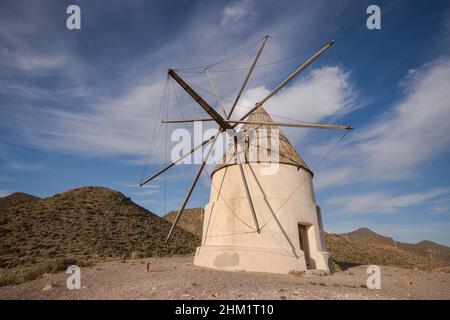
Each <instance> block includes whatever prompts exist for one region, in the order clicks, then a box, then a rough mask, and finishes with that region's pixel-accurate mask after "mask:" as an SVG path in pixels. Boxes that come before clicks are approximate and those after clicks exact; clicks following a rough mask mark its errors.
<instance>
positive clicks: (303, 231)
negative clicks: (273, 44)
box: [140, 36, 352, 273]
mask: <svg viewBox="0 0 450 320" xmlns="http://www.w3.org/2000/svg"><path fill="white" fill-rule="evenodd" d="M267 38H268V36H266V37H264V39H263V41H262V44H261V47H260V48H259V50H258V53H257V55H256V57H255V59H254V60H253V62H252V65H251V67H250V70H249V72H248V74H247V76H246V77H245V80H244V83H243V85H242V86H241V88H240V90H239V92H238V94H237V97H236V99H235V101H234V103H233V105H232V107H231V110H230V112H229V113H228V114H227V116H226V117H225V118H223V117H222V116H221V115H220V114H219V113H218V112H216V111H215V110H214V109H213V108H212V107H211V106H210V105H209V104H208V103H207V102H206V101H205V100H203V98H201V97H200V96H199V95H198V94H197V93H196V92H195V91H194V90H193V89H192V88H191V87H190V86H189V85H188V84H187V83H186V82H185V81H184V80H183V79H182V78H181V77H180V76H179V75H178V74H177V73H176V72H175V71H174V70H172V69H169V70H168V74H169V75H170V76H171V77H172V78H173V79H174V80H175V81H176V82H177V83H178V84H179V85H180V86H181V87H182V88H183V89H184V90H185V91H186V92H187V93H188V94H189V95H190V96H191V97H192V98H193V99H194V100H195V101H196V102H197V103H198V104H199V105H200V106H201V107H202V108H203V109H204V110H205V111H206V112H207V113H208V114H209V115H210V116H211V118H208V119H192V120H174V121H164V122H165V123H181V122H193V121H215V122H216V123H217V124H218V125H219V133H218V134H217V135H216V136H214V137H211V138H210V139H208V140H205V141H204V142H203V143H202V144H200V145H199V146H197V147H195V148H194V149H192V150H191V152H190V153H188V154H185V155H183V157H181V158H180V159H178V160H176V161H174V162H172V163H171V164H170V165H168V166H167V167H165V168H163V169H162V170H160V171H158V172H157V173H156V174H154V175H153V176H151V177H150V178H148V179H147V180H145V181H142V182H141V184H140V185H141V186H142V185H144V184H146V183H148V182H149V181H151V180H153V179H154V178H156V177H157V176H159V175H160V174H162V173H163V172H165V171H167V170H168V169H170V168H171V167H173V166H174V165H176V164H177V163H178V162H180V161H181V160H182V159H184V158H185V157H187V156H188V155H190V154H191V153H193V152H194V151H196V150H197V149H199V148H202V147H203V146H206V145H207V144H211V147H210V148H209V149H208V151H207V152H206V156H205V158H204V159H203V162H202V164H201V165H200V167H199V169H198V171H197V173H196V176H195V178H194V180H193V182H192V185H191V187H190V189H189V191H188V193H187V195H186V197H185V199H184V201H183V203H182V205H181V208H180V210H179V211H178V214H177V216H176V218H175V220H174V222H173V225H172V228H171V230H170V232H169V235H168V237H167V240H169V239H170V237H171V234H172V232H173V229H174V228H175V226H176V224H177V222H178V220H179V218H180V216H181V214H182V213H183V211H184V209H185V207H186V205H187V202H188V201H189V198H190V196H191V194H192V191H193V190H194V188H195V186H196V184H197V182H198V179H199V177H200V174H201V173H202V171H203V169H204V167H205V164H206V161H207V159H208V158H209V156H210V154H211V151H212V150H213V147H214V144H215V142H216V141H217V137H218V135H219V134H221V133H223V132H225V131H227V133H230V132H231V135H232V136H233V137H234V140H233V143H232V144H231V145H230V146H229V148H228V149H227V151H226V153H225V155H224V157H223V159H222V161H221V162H220V163H219V164H218V165H217V166H216V167H215V169H214V170H213V173H212V175H211V179H212V180H211V193H210V198H209V203H208V204H207V205H206V207H205V214H204V221H203V234H202V243H201V246H200V247H198V248H197V251H196V254H195V258H194V264H196V265H199V266H204V267H211V268H216V269H222V270H246V271H262V272H273V273H288V272H290V271H293V270H295V271H303V270H307V269H319V270H325V271H328V270H329V266H328V262H329V254H328V252H327V250H326V245H325V241H324V235H323V227H322V218H321V213H320V208H319V207H318V206H317V204H316V202H315V195H314V189H313V184H312V177H313V172H312V171H311V170H310V169H309V167H308V166H307V165H306V163H305V162H304V161H303V159H302V158H301V157H300V155H299V154H298V153H297V152H296V150H295V148H294V147H293V146H292V145H291V144H290V142H289V141H288V139H287V138H286V136H285V135H284V134H283V133H282V132H281V131H279V127H282V126H287V127H307V128H326V129H343V130H349V129H352V127H351V126H339V125H323V124H299V123H275V122H274V121H273V120H272V118H271V117H270V115H269V114H268V113H267V112H266V111H265V110H264V108H263V107H262V106H263V104H264V103H265V102H266V101H267V100H269V99H270V98H271V97H272V96H273V95H275V94H276V93H277V92H278V91H279V90H281V89H282V88H283V87H284V86H285V85H286V84H287V83H288V82H289V81H291V80H292V79H293V78H295V77H296V76H297V75H298V74H299V73H300V72H302V71H303V70H304V69H306V68H307V67H308V66H309V65H310V64H311V63H312V62H313V61H314V60H315V59H317V57H319V56H320V55H321V54H322V53H323V52H325V51H326V50H327V49H328V48H330V47H331V46H332V45H333V44H334V41H330V42H328V43H327V44H325V45H324V46H323V47H322V48H321V49H320V50H319V51H318V52H317V53H316V54H314V55H313V56H312V57H311V58H310V59H309V60H308V61H306V62H305V63H304V64H303V65H302V66H301V67H299V68H298V69H297V70H296V71H295V72H294V73H292V74H291V75H290V76H289V77H288V78H287V79H286V80H285V81H283V82H282V83H281V84H280V85H279V86H277V87H276V88H275V89H274V90H273V91H272V92H271V93H270V94H268V95H267V96H266V97H265V98H264V99H262V100H261V102H258V103H257V104H256V105H255V106H254V107H253V108H252V109H251V110H250V111H248V112H247V113H246V114H245V115H244V116H243V117H241V118H240V119H239V120H231V116H232V114H233V111H234V109H235V107H236V105H237V104H238V101H239V99H240V97H241V94H242V92H243V91H244V89H245V87H246V85H247V82H248V80H249V78H250V76H251V74H252V72H253V69H254V67H255V65H256V64H257V61H258V59H259V57H260V55H261V52H262V50H263V48H264V45H265V43H266V41H267ZM239 126H240V127H241V128H240V130H239V131H238V130H237V129H238V127H239ZM273 141H275V142H273Z"/></svg>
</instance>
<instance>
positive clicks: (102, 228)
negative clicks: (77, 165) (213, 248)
mask: <svg viewBox="0 0 450 320" xmlns="http://www.w3.org/2000/svg"><path fill="white" fill-rule="evenodd" d="M1 217H2V221H1V224H0V237H1V239H2V241H1V246H0V272H1V274H0V275H4V274H6V273H8V270H14V272H25V271H24V270H30V269H32V268H34V267H36V266H37V265H40V264H43V263H47V262H48V261H50V260H55V259H63V258H75V259H82V260H88V261H97V260H104V259H113V258H122V257H124V256H127V257H130V256H132V255H133V256H135V257H137V256H155V255H160V256H164V255H171V254H191V253H192V252H193V251H194V250H195V248H196V246H197V245H198V244H199V241H200V239H199V238H198V237H197V236H195V235H194V234H192V233H190V232H188V231H186V230H184V229H182V228H176V229H175V232H174V236H173V241H170V242H168V243H166V242H165V239H166V236H167V233H168V232H169V229H170V223H169V222H168V221H167V220H166V219H163V218H161V217H159V216H157V215H155V214H154V213H152V212H150V211H148V210H146V209H144V208H142V207H140V206H138V205H137V204H135V203H133V202H132V201H131V200H130V199H129V198H127V197H125V196H124V195H123V194H121V193H120V192H118V191H114V190H111V189H107V188H102V187H83V188H79V189H73V190H70V191H67V192H64V193H61V194H57V195H55V196H52V197H49V198H46V199H42V200H39V201H25V202H24V203H22V204H18V205H15V206H10V207H9V208H7V209H2V210H1Z"/></svg>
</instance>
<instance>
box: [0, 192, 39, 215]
mask: <svg viewBox="0 0 450 320" xmlns="http://www.w3.org/2000/svg"><path fill="white" fill-rule="evenodd" d="M36 200H40V198H38V197H35V196H32V195H30V194H26V193H23V192H15V193H11V194H10V195H7V196H6V197H3V198H0V212H2V211H3V210H5V209H8V208H11V207H14V206H17V205H18V204H24V203H26V202H30V201H36Z"/></svg>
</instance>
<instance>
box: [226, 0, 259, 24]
mask: <svg viewBox="0 0 450 320" xmlns="http://www.w3.org/2000/svg"><path fill="white" fill-rule="evenodd" d="M256 15H257V13H256V11H255V9H254V3H253V1H251V0H239V1H236V2H235V3H232V4H230V5H227V6H225V8H223V11H222V20H221V22H220V24H221V25H222V26H223V27H230V26H231V27H234V28H236V27H237V26H239V25H242V24H243V23H245V22H246V23H250V22H251V20H252V19H253V18H254V17H255V16H256Z"/></svg>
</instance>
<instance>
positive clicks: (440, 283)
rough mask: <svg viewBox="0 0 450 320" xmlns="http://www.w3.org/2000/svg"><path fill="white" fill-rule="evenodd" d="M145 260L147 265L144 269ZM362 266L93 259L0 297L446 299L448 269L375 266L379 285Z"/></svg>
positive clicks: (449, 283) (449, 296) (449, 288)
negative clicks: (250, 268)
mask: <svg viewBox="0 0 450 320" xmlns="http://www.w3.org/2000/svg"><path fill="white" fill-rule="evenodd" d="M147 262H148V263H149V270H148V272H147ZM366 269H367V266H358V267H353V268H350V269H348V270H346V271H343V272H338V273H336V274H334V275H328V276H320V275H314V274H304V275H300V276H293V275H275V274H266V273H250V272H224V271H216V270H209V269H205V268H200V267H196V266H194V265H193V264H192V257H171V258H150V259H142V260H131V261H127V262H125V263H122V262H107V263H99V264H96V265H94V266H92V267H87V268H82V269H81V286H82V288H81V289H80V290H69V289H67V287H66V279H67V277H68V276H69V275H68V274H66V273H59V274H55V275H44V276H43V277H42V278H40V279H37V280H34V281H30V282H27V283H24V284H21V285H16V286H6V287H1V288H0V299H450V274H449V273H437V272H425V271H414V270H407V269H401V268H394V267H381V282H382V284H381V285H382V288H381V290H369V289H367V288H366V287H365V284H366V279H367V277H368V275H367V274H366Z"/></svg>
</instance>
